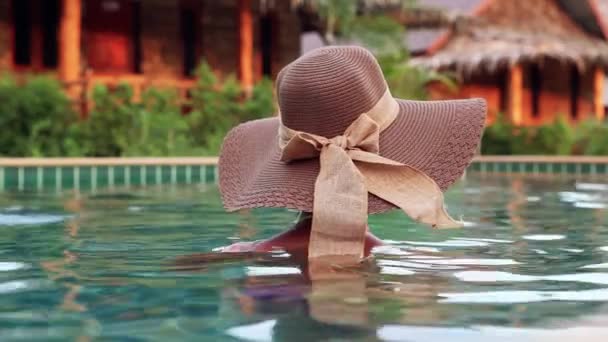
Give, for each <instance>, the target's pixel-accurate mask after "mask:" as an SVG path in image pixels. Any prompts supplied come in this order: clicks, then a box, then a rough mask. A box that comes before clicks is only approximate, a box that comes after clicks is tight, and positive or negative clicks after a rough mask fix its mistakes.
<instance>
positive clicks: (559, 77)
mask: <svg viewBox="0 0 608 342" xmlns="http://www.w3.org/2000/svg"><path fill="white" fill-rule="evenodd" d="M432 1H444V0H423V1H422V2H432ZM459 1H475V0H459ZM601 2H602V3H605V2H608V1H607V0H602V1H601ZM599 3H600V1H599V0H596V1H594V0H576V1H575V0H569V1H566V0H534V1H529V0H509V1H501V0H481V1H479V0H478V1H477V3H476V4H475V8H474V10H470V9H469V10H468V11H465V13H464V15H461V16H459V17H457V18H456V20H453V21H451V22H450V23H449V25H448V26H447V27H443V28H442V29H443V30H444V31H443V32H442V33H441V34H439V35H437V36H436V37H435V39H433V40H432V41H431V42H428V43H427V45H426V46H425V47H424V50H423V52H422V54H421V55H419V56H417V57H416V58H414V59H412V63H415V64H417V65H421V66H425V67H428V68H431V69H435V70H449V71H452V72H455V74H456V75H458V76H459V78H460V81H461V86H460V89H459V91H458V92H456V93H455V94H452V93H449V92H445V91H442V90H437V89H434V90H433V98H461V97H484V98H486V99H487V100H488V107H489V110H490V113H491V116H490V117H491V118H495V117H496V115H497V113H500V112H502V113H508V116H509V118H510V119H511V120H512V121H513V122H514V123H515V124H524V125H534V124H541V123H547V122H550V121H552V120H554V119H555V118H556V117H558V116H560V115H562V114H569V115H568V117H569V118H570V119H572V120H573V121H576V120H581V119H586V118H590V117H596V118H598V119H603V118H604V117H605V115H604V111H605V109H604V98H603V97H604V88H605V87H604V71H605V70H606V69H608V43H607V42H606V40H605V39H606V38H605V35H603V34H602V30H601V29H600V24H599V22H600V21H599V20H598V23H595V24H593V25H592V24H590V23H586V24H585V25H583V24H582V23H581V22H584V21H585V20H584V19H585V18H588V17H590V16H593V15H594V14H593V13H594V11H593V7H592V6H590V4H593V5H597V4H599ZM566 5H567V6H566ZM606 6H608V5H606ZM596 7H597V6H596ZM575 9H576V11H575V12H574V14H572V12H571V10H575Z"/></svg>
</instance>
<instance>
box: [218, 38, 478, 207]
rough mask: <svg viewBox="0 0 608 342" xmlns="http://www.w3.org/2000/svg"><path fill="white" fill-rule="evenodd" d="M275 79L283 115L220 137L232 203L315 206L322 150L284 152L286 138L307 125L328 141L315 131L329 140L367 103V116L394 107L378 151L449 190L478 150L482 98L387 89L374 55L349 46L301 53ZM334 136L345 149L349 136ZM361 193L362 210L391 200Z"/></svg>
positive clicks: (306, 130)
mask: <svg viewBox="0 0 608 342" xmlns="http://www.w3.org/2000/svg"><path fill="white" fill-rule="evenodd" d="M276 88H277V96H278V104H279V113H278V114H279V115H277V116H275V117H271V118H267V119H261V120H255V121H250V122H246V123H243V124H241V125H239V126H237V127H235V128H234V129H232V130H231V131H230V132H229V134H228V135H227V136H226V138H225V140H224V144H223V146H222V150H221V153H220V159H219V186H220V191H221V195H222V199H223V202H224V205H225V207H226V209H228V210H231V211H233V210H238V209H245V208H259V207H281V208H290V209H295V210H299V211H304V212H313V209H314V208H313V207H314V203H315V200H314V197H315V184H316V181H317V178H318V176H319V171H320V161H319V157H316V158H291V159H295V160H286V157H285V155H284V154H285V148H286V145H287V142H288V141H289V139H290V138H293V137H294V135H297V134H299V133H303V134H304V135H302V134H300V136H304V137H305V138H304V140H306V141H307V142H308V143H311V142H310V139H308V138H306V137H308V136H313V137H315V138H314V139H315V141H314V142H312V143H311V144H317V145H318V146H321V145H325V142H319V141H321V140H323V141H325V140H327V143H329V141H330V139H334V140H332V141H334V142H335V137H339V136H341V135H344V134H345V131H347V129H349V127H351V126H352V125H354V122H355V121H357V120H358V119H360V117H361V116H362V114H363V113H368V112H369V113H370V114H369V116H370V117H372V119H373V115H372V114H374V115H376V114H378V113H376V112H378V110H380V111H381V112H382V111H388V110H389V109H388V108H392V109H390V110H391V111H394V113H393V114H392V115H393V116H392V117H391V119H390V120H389V121H388V125H387V126H386V127H381V129H380V131H379V137H377V138H378V151H376V152H375V154H377V155H379V156H380V157H383V158H385V159H389V160H391V161H394V162H395V163H401V164H404V165H408V166H410V167H411V169H413V170H418V171H419V172H420V173H422V174H424V175H425V176H428V178H430V179H431V180H432V181H434V184H436V186H437V187H438V189H440V190H441V191H445V190H446V189H447V188H448V187H449V186H450V185H452V184H453V183H454V182H455V181H456V180H458V179H459V178H460V177H461V176H462V174H463V172H464V170H465V169H466V167H467V166H468V165H469V163H470V162H471V160H472V158H473V156H474V155H475V152H476V150H477V147H478V144H479V142H480V138H481V134H482V131H483V127H484V123H485V117H486V103H485V101H484V100H483V99H466V100H447V101H412V100H405V99H398V98H394V97H392V96H391V95H390V90H389V89H388V86H387V82H386V80H385V78H384V76H383V74H382V71H381V69H380V66H379V65H378V63H377V61H376V59H375V58H374V56H373V55H372V54H371V53H370V52H369V51H367V50H366V49H363V48H360V47H353V46H346V47H345V46H340V47H325V48H320V49H317V50H314V51H312V52H310V53H308V54H305V55H303V56H301V57H300V58H298V59H297V60H295V61H293V62H292V63H291V64H289V65H287V66H286V67H285V68H284V69H283V70H282V71H281V72H280V73H279V75H278V77H277V82H276ZM269 114H270V113H269ZM380 114H382V113H380ZM366 118H367V119H368V117H367V116H366ZM367 119H366V120H364V121H366V122H367V121H370V120H367ZM359 121H360V120H359ZM371 121H374V120H371ZM375 121H378V120H377V119H376V120H375ZM379 125H380V124H379ZM351 128H352V127H351ZM286 132H287V133H286ZM376 134H378V133H376ZM300 140H302V139H300ZM336 144H337V145H340V147H342V148H344V149H347V150H348V149H349V147H347V146H346V145H347V143H346V142H337V143H336ZM318 146H317V147H318ZM290 148H291V147H290ZM318 149H319V150H320V148H318ZM336 179H339V177H338V178H336ZM370 192H371V191H370ZM366 200H367V202H366V204H367V208H368V209H367V212H366V214H367V213H370V214H373V213H381V212H385V211H388V210H391V209H394V208H396V207H397V206H396V204H395V203H392V202H390V201H387V200H386V199H382V198H380V197H378V196H376V195H374V194H372V193H370V194H369V197H368V198H367V199H366ZM397 204H398V203H397Z"/></svg>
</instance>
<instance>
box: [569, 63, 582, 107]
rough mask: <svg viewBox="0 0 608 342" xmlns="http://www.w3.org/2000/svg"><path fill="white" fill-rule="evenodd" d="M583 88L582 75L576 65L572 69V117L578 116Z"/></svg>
mask: <svg viewBox="0 0 608 342" xmlns="http://www.w3.org/2000/svg"><path fill="white" fill-rule="evenodd" d="M580 86H581V75H580V73H579V72H578V69H577V67H576V66H575V65H573V66H572V68H571V69H570V117H571V118H573V119H576V117H577V116H578V97H579V92H580Z"/></svg>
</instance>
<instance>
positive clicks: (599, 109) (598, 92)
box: [593, 67, 605, 121]
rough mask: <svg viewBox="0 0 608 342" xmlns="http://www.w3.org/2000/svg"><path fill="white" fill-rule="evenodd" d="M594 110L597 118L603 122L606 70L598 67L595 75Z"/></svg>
mask: <svg viewBox="0 0 608 342" xmlns="http://www.w3.org/2000/svg"><path fill="white" fill-rule="evenodd" d="M593 108H594V112H595V118H596V119H598V120H599V121H603V120H604V117H605V113H604V70H603V69H602V68H601V67H596V68H595V70H594V74H593Z"/></svg>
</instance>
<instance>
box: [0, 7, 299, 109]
mask: <svg viewBox="0 0 608 342" xmlns="http://www.w3.org/2000/svg"><path fill="white" fill-rule="evenodd" d="M300 30H301V24H300V18H299V16H298V14H297V11H295V10H294V8H293V7H292V4H291V3H290V2H289V1H278V0H275V1H273V0H222V1H215V0H0V71H2V70H10V71H12V72H16V73H29V72H49V73H52V74H56V75H57V77H58V78H59V79H60V80H62V81H63V82H64V83H65V85H66V88H67V90H68V92H69V93H70V94H71V95H72V96H73V97H75V98H78V97H79V96H82V94H86V91H87V88H89V87H90V86H91V85H93V84H98V83H101V84H109V85H111V84H116V83H117V82H128V83H130V84H131V85H132V86H133V87H134V90H135V93H136V94H138V93H140V92H141V91H142V89H143V88H145V87H146V86H148V85H155V84H162V85H165V86H171V87H176V88H178V89H181V90H182V95H184V96H185V94H186V91H187V89H188V88H189V87H190V86H191V85H192V84H193V82H194V79H193V72H194V69H195V68H196V65H197V64H198V62H199V61H200V60H201V59H203V58H204V59H206V60H207V62H208V63H209V64H210V65H211V67H212V68H213V69H214V70H215V71H216V72H217V73H218V74H227V73H236V74H238V76H239V78H240V80H241V82H242V84H243V85H244V87H245V88H249V87H251V86H252V84H253V83H254V82H255V81H256V80H258V79H260V78H261V77H262V76H264V75H267V76H270V77H273V76H275V75H276V73H277V72H278V71H279V70H280V69H281V68H282V67H283V66H284V65H285V64H287V63H288V62H290V61H291V60H293V59H294V58H297V57H298V56H299V54H300V41H299V37H300Z"/></svg>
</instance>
